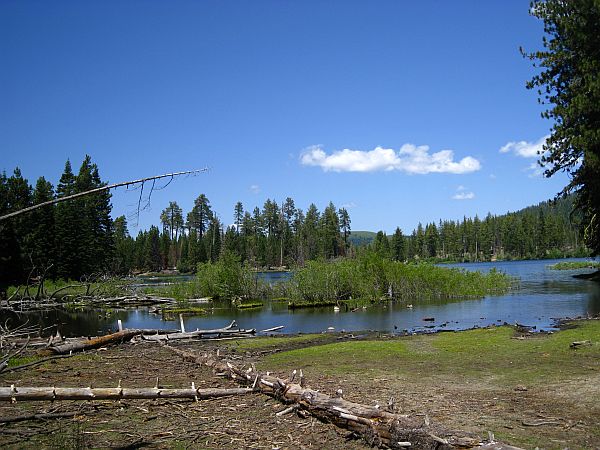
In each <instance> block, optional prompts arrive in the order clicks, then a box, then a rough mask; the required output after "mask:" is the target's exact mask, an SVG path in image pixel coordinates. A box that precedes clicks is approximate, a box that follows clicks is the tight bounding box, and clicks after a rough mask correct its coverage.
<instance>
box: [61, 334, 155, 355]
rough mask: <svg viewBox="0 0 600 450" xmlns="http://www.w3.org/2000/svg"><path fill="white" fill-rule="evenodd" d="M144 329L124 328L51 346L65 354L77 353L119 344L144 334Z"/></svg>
mask: <svg viewBox="0 0 600 450" xmlns="http://www.w3.org/2000/svg"><path fill="white" fill-rule="evenodd" d="M142 332H143V331H142V330H123V331H118V332H116V333H113V334H107V335H106V336H100V337H95V338H91V339H77V340H73V341H66V342H62V343H60V344H57V345H52V346H51V347H49V349H50V350H52V351H53V352H54V353H58V354H60V355H64V354H67V353H71V352H73V353H76V352H80V351H83V350H92V349H94V348H99V347H103V346H105V345H110V344H118V343H121V342H124V341H128V340H130V339H131V338H132V337H134V336H137V335H139V334H142Z"/></svg>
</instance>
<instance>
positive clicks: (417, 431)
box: [164, 345, 509, 450]
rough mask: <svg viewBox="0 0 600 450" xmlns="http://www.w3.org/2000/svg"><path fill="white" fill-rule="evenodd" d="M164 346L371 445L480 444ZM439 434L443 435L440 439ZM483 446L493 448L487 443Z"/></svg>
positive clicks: (443, 449) (439, 449)
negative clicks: (329, 423) (355, 434)
mask: <svg viewBox="0 0 600 450" xmlns="http://www.w3.org/2000/svg"><path fill="white" fill-rule="evenodd" d="M164 347H165V348H166V349H168V350H170V351H172V352H174V353H176V354H178V355H180V356H181V357H183V358H184V359H186V360H188V361H192V362H195V363H196V364H199V365H202V366H207V367H210V368H212V369H213V371H215V372H217V373H221V374H225V375H227V376H229V377H230V378H231V379H234V380H238V381H239V380H241V381H242V382H243V383H244V384H246V385H252V386H253V387H254V389H256V390H257V391H260V392H262V393H264V394H267V395H270V396H272V397H275V398H278V399H280V400H282V401H283V402H286V403H290V404H297V405H298V406H299V408H302V409H303V410H305V411H308V412H310V413H311V414H312V415H313V416H314V417H316V418H318V419H320V420H322V421H325V422H331V423H333V424H335V425H337V426H338V427H340V428H345V429H348V430H351V431H354V432H357V433H359V434H360V435H362V437H363V438H364V439H365V440H366V441H367V442H368V443H369V444H371V445H374V446H378V447H387V448H406V443H410V444H411V448H415V449H436V450H448V449H456V448H475V447H480V446H482V445H483V444H482V442H481V440H480V439H479V438H477V437H471V436H469V435H467V433H463V432H450V431H446V430H444V429H443V428H441V427H433V426H431V425H430V424H429V423H426V422H425V419H424V418H423V417H420V416H408V415H401V414H396V413H392V412H388V411H385V410H383V409H381V408H378V407H374V406H368V405H362V404H360V403H354V402H350V401H348V400H345V399H343V398H336V397H331V396H329V395H327V394H324V393H322V392H319V391H315V390H313V389H309V388H304V387H303V386H301V385H300V384H296V383H292V382H290V381H288V380H283V379H280V378H277V377H274V376H271V375H269V374H268V373H267V374H263V373H260V372H257V371H256V370H254V369H253V368H251V369H249V370H242V369H241V368H239V367H236V366H234V365H233V364H231V363H227V362H225V361H223V360H221V359H220V358H219V357H218V356H216V355H215V354H213V353H207V354H204V355H197V354H194V353H191V352H189V351H186V350H182V349H178V348H175V347H171V346H169V345H165V346H164ZM438 436H443V438H442V437H438ZM494 445H499V447H497V448H498V449H500V448H501V447H500V445H501V444H496V443H495V444H494ZM486 448H488V449H492V448H495V447H490V446H487V447H486ZM506 448H507V449H508V448H509V447H506Z"/></svg>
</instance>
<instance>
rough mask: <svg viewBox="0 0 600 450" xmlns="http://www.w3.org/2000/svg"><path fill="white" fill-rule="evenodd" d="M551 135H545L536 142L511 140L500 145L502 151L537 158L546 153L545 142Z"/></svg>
mask: <svg viewBox="0 0 600 450" xmlns="http://www.w3.org/2000/svg"><path fill="white" fill-rule="evenodd" d="M549 137H550V136H549V135H547V136H543V137H541V138H540V139H538V140H537V141H536V142H527V141H519V142H509V143H507V144H506V145H503V146H502V147H500V153H509V152H512V153H514V154H515V155H517V156H522V157H523V158H537V157H538V156H540V155H542V154H543V153H544V144H545V143H546V140H547V139H548V138H549Z"/></svg>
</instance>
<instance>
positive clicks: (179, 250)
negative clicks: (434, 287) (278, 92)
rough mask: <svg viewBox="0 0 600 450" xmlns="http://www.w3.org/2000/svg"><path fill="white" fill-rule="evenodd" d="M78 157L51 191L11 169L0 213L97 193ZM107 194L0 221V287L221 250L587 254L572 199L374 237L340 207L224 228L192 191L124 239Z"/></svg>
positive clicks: (261, 253)
mask: <svg viewBox="0 0 600 450" xmlns="http://www.w3.org/2000/svg"><path fill="white" fill-rule="evenodd" d="M104 185H105V184H104V183H103V182H102V180H101V178H100V174H99V171H98V167H97V166H96V164H94V163H92V161H91V158H90V157H89V156H87V157H86V158H85V159H84V161H83V162H82V164H81V166H80V168H79V171H78V173H77V174H75V173H74V172H73V170H72V168H71V164H70V162H69V161H67V162H66V164H65V169H64V172H63V174H62V176H61V177H60V180H59V183H58V185H57V186H56V189H55V188H54V187H53V186H52V184H51V183H50V182H48V181H47V180H46V179H45V178H44V177H40V178H39V179H38V180H37V182H36V183H35V186H31V185H30V184H29V182H28V181H27V180H26V179H24V178H23V176H22V175H21V172H20V171H19V169H15V170H14V173H13V174H12V175H11V176H10V177H7V176H6V174H2V175H1V176H0V215H2V214H5V213H8V212H12V211H17V210H20V209H22V208H25V207H27V206H30V205H34V204H38V203H42V202H45V201H48V200H51V199H53V198H60V197H64V196H68V195H71V194H75V193H79V192H85V191H88V190H90V189H94V188H97V187H100V186H104ZM110 198H111V195H110V193H109V192H108V191H105V192H101V193H96V194H93V195H89V196H84V197H80V198H78V199H74V200H68V201H65V202H62V203H59V204H57V205H51V206H46V207H43V208H40V209H37V210H34V211H32V212H30V213H27V214H24V215H20V216H17V217H14V218H11V219H8V220H4V221H2V222H0V231H1V234H0V286H7V285H9V284H14V283H22V282H24V281H26V280H27V279H28V278H35V277H39V276H46V277H47V278H63V279H80V278H81V277H84V276H90V275H92V274H99V273H106V274H130V273H135V272H141V271H160V270H163V269H174V268H177V269H179V270H180V271H186V272H193V271H195V269H196V266H197V265H198V264H199V263H204V262H215V261H217V260H219V259H220V258H221V257H222V255H223V254H224V253H227V254H228V255H229V256H233V257H235V258H237V259H239V261H240V262H242V263H247V264H249V265H251V266H252V267H256V268H262V269H264V268H273V267H282V266H286V267H295V266H303V265H304V264H305V262H306V261H309V260H315V259H326V260H327V259H333V258H338V257H344V256H353V255H354V254H355V253H356V251H362V250H361V248H364V247H370V248H373V249H374V250H375V251H377V252H378V253H380V254H381V255H383V256H385V257H388V258H391V259H395V260H400V261H405V260H413V259H435V260H451V261H481V260H494V259H522V258H548V257H563V256H582V255H586V254H587V249H586V248H585V247H584V246H583V244H582V240H581V238H580V229H579V227H578V217H577V216H576V215H572V214H571V211H572V210H573V202H574V198H573V196H569V197H566V198H563V199H559V200H558V201H556V202H550V201H548V202H542V203H540V204H539V205H537V206H532V207H528V208H525V209H523V210H521V211H518V212H515V213H508V214H505V215H501V216H493V215H491V214H488V215H487V216H486V217H485V218H484V219H483V220H481V219H479V218H478V217H475V218H466V217H465V218H463V220H462V221H454V220H441V221H439V223H437V224H436V223H429V224H426V225H425V226H423V225H422V224H419V225H418V227H417V228H416V229H415V230H413V232H412V234H411V235H409V236H405V235H404V234H403V233H402V231H401V230H400V229H399V228H398V229H396V231H395V233H394V234H393V235H392V236H386V234H385V233H384V232H382V231H380V232H378V233H377V234H375V233H371V232H362V231H361V232H355V233H352V232H351V219H350V215H349V213H348V211H347V210H346V209H345V208H340V209H337V208H336V207H335V205H334V204H333V203H331V202H330V203H329V204H328V205H327V206H326V207H325V208H324V209H323V211H319V209H318V208H317V206H316V205H315V204H310V205H309V206H308V208H306V210H303V209H301V208H298V207H297V205H296V204H295V202H294V200H293V199H292V198H289V197H288V198H287V199H286V200H285V201H284V202H282V203H278V202H277V201H276V200H270V199H268V200H267V201H266V202H265V203H264V204H263V205H262V208H261V207H259V206H253V207H252V208H246V207H244V205H242V203H241V202H238V203H237V204H235V205H234V206H233V208H232V212H233V217H234V220H233V222H234V223H233V224H231V225H225V224H224V223H222V222H221V220H220V219H219V217H218V215H217V214H216V213H215V212H214V211H213V209H212V207H211V204H210V200H209V199H208V198H207V197H206V196H205V195H204V194H200V195H199V196H198V197H197V198H196V200H195V202H194V205H193V207H192V208H191V210H190V211H187V212H184V211H183V210H182V208H181V207H180V206H179V205H178V204H177V202H175V201H172V202H170V203H169V205H168V206H167V207H166V208H165V209H164V210H163V211H162V213H161V215H160V218H157V219H160V226H152V227H151V228H150V229H149V230H142V231H139V232H138V234H137V235H136V236H135V237H133V236H130V234H129V231H128V227H127V222H126V220H125V217H124V216H121V217H118V218H116V219H115V220H114V221H113V220H112V219H111V216H110V212H111V204H110Z"/></svg>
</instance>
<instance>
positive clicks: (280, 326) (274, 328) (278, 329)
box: [260, 325, 284, 333]
mask: <svg viewBox="0 0 600 450" xmlns="http://www.w3.org/2000/svg"><path fill="white" fill-rule="evenodd" d="M283 328H284V326H283V325H279V326H278V327H273V328H267V329H266V330H260V332H261V333H271V332H272V331H280V330H283Z"/></svg>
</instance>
